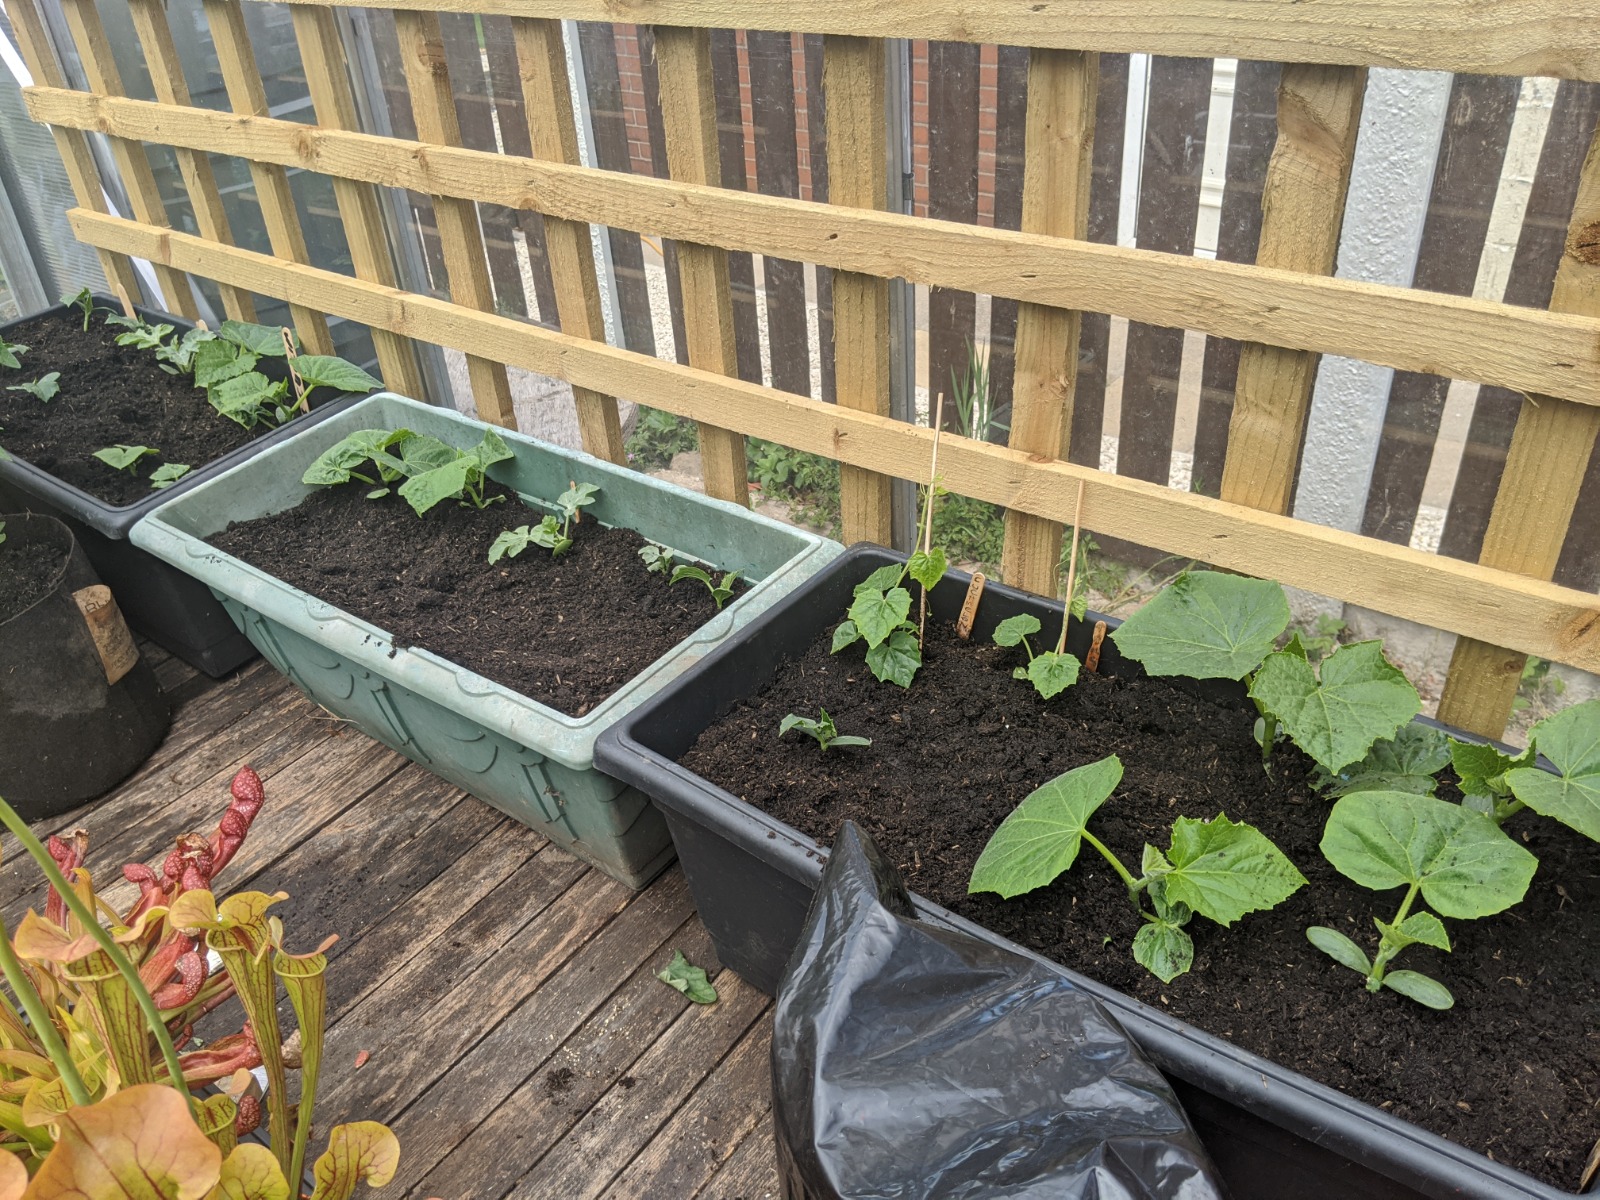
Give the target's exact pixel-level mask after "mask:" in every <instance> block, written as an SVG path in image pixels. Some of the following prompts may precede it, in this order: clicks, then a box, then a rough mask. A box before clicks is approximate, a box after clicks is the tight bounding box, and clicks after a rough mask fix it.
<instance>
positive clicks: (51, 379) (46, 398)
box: [6, 371, 61, 404]
mask: <svg viewBox="0 0 1600 1200" xmlns="http://www.w3.org/2000/svg"><path fill="white" fill-rule="evenodd" d="M60 378H61V372H60V371H49V372H47V373H45V374H43V375H41V376H39V378H37V379H30V380H29V381H28V382H27V383H15V384H12V385H11V386H10V387H8V388H6V391H8V392H27V393H28V395H30V396H32V397H33V398H34V399H35V400H37V401H39V402H40V403H41V404H47V403H49V402H50V401H51V400H53V399H55V397H56V395H57V394H58V393H59V392H60V391H61V384H60V383H58V382H57V380H59V379H60Z"/></svg>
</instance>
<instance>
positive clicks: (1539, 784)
mask: <svg viewBox="0 0 1600 1200" xmlns="http://www.w3.org/2000/svg"><path fill="white" fill-rule="evenodd" d="M1529 743H1530V746H1531V748H1532V750H1534V751H1536V752H1537V753H1539V754H1542V755H1544V756H1545V757H1546V758H1548V759H1549V760H1550V762H1551V763H1552V764H1553V765H1554V766H1555V769H1556V772H1557V773H1556V774H1554V775H1552V774H1550V773H1549V772H1548V771H1541V770H1539V769H1538V768H1537V767H1533V766H1518V767H1515V768H1514V769H1512V770H1511V771H1509V772H1508V773H1507V774H1506V783H1507V785H1508V786H1509V787H1510V788H1511V793H1512V795H1514V796H1516V798H1517V799H1518V800H1520V801H1522V802H1523V803H1524V804H1526V805H1527V806H1528V807H1529V808H1531V809H1533V811H1534V812H1536V813H1538V814H1540V815H1541V816H1545V817H1550V818H1551V819H1552V820H1556V821H1560V822H1561V823H1562V824H1563V825H1567V826H1570V827H1571V828H1573V829H1576V830H1577V831H1578V832H1579V833H1581V834H1583V835H1584V836H1585V837H1587V838H1593V839H1594V840H1595V841H1597V842H1600V700H1586V701H1584V702H1583V703H1582V704H1574V705H1573V706H1572V707H1571V708H1568V709H1566V710H1564V711H1562V712H1559V713H1557V714H1556V715H1555V716H1553V717H1547V718H1545V719H1544V720H1543V721H1540V722H1539V723H1538V724H1537V725H1535V726H1534V727H1533V730H1532V732H1531V733H1530V734H1529Z"/></svg>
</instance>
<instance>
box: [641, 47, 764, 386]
mask: <svg viewBox="0 0 1600 1200" xmlns="http://www.w3.org/2000/svg"><path fill="white" fill-rule="evenodd" d="M711 74H712V88H713V90H714V91H715V92H716V97H717V154H718V157H719V158H720V159H721V164H722V186H723V187H725V188H731V189H733V190H735V191H740V192H743V191H748V190H749V186H750V184H749V180H748V179H747V178H746V177H745V164H744V113H743V108H742V106H741V104H740V102H739V46H738V42H737V37H736V35H735V33H734V31H733V30H731V29H713V30H712V31H711ZM660 112H661V107H660V105H659V104H657V105H656V106H655V112H654V115H655V116H656V117H657V118H658V119H657V120H655V121H652V122H651V129H650V133H651V138H652V141H654V140H655V139H656V137H657V135H658V131H659V130H660V128H661V122H660V120H659V117H660ZM661 143H662V144H661V146H660V148H659V149H660V153H659V155H658V156H657V170H658V173H659V171H660V166H661V160H663V159H665V157H666V144H665V138H664V137H663V138H662V139H661ZM728 288H729V290H730V292H731V294H732V296H733V348H734V352H735V354H736V355H737V357H738V359H739V378H740V379H743V380H746V381H748V382H750V383H760V382H761V318H760V317H759V316H758V315H757V313H756V272H755V260H754V258H753V256H752V255H750V254H749V253H748V252H746V251H743V250H740V251H732V250H730V251H729V252H728ZM678 319H679V320H680V321H681V320H682V314H681V312H680V313H679V314H678Z"/></svg>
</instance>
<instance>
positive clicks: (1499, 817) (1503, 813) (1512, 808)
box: [1489, 799, 1528, 825]
mask: <svg viewBox="0 0 1600 1200" xmlns="http://www.w3.org/2000/svg"><path fill="white" fill-rule="evenodd" d="M1527 807H1528V806H1527V805H1526V804H1524V803H1523V802H1522V801H1521V800H1512V801H1510V802H1509V803H1506V804H1502V803H1501V802H1500V801H1499V800H1498V799H1497V800H1495V802H1494V812H1493V813H1491V814H1490V816H1489V819H1490V820H1492V821H1493V822H1494V823H1495V824H1496V825H1503V824H1504V823H1505V822H1506V821H1507V820H1508V819H1509V818H1511V817H1514V816H1516V815H1517V814H1518V813H1519V812H1521V811H1522V810H1523V809H1525V808H1527Z"/></svg>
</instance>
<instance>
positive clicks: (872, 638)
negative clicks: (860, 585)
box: [849, 587, 911, 646]
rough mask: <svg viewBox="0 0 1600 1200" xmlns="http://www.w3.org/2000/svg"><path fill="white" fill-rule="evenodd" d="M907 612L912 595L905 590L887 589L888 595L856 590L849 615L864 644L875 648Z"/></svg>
mask: <svg viewBox="0 0 1600 1200" xmlns="http://www.w3.org/2000/svg"><path fill="white" fill-rule="evenodd" d="M910 612H911V593H910V592H908V591H907V590H906V589H905V588H903V587H896V588H890V589H889V590H888V591H887V592H880V591H877V590H876V589H873V588H867V589H857V591H856V597H855V600H854V601H853V602H852V603H851V605H850V613H849V616H850V620H852V621H853V622H855V626H856V628H857V629H858V630H860V631H861V636H862V637H864V638H866V639H867V645H868V646H877V645H879V644H880V643H882V642H883V641H884V639H885V638H887V637H888V636H889V632H890V630H892V629H894V628H896V627H897V626H898V625H899V624H900V622H902V621H904V620H905V619H906V616H907V614H909V613H910Z"/></svg>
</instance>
